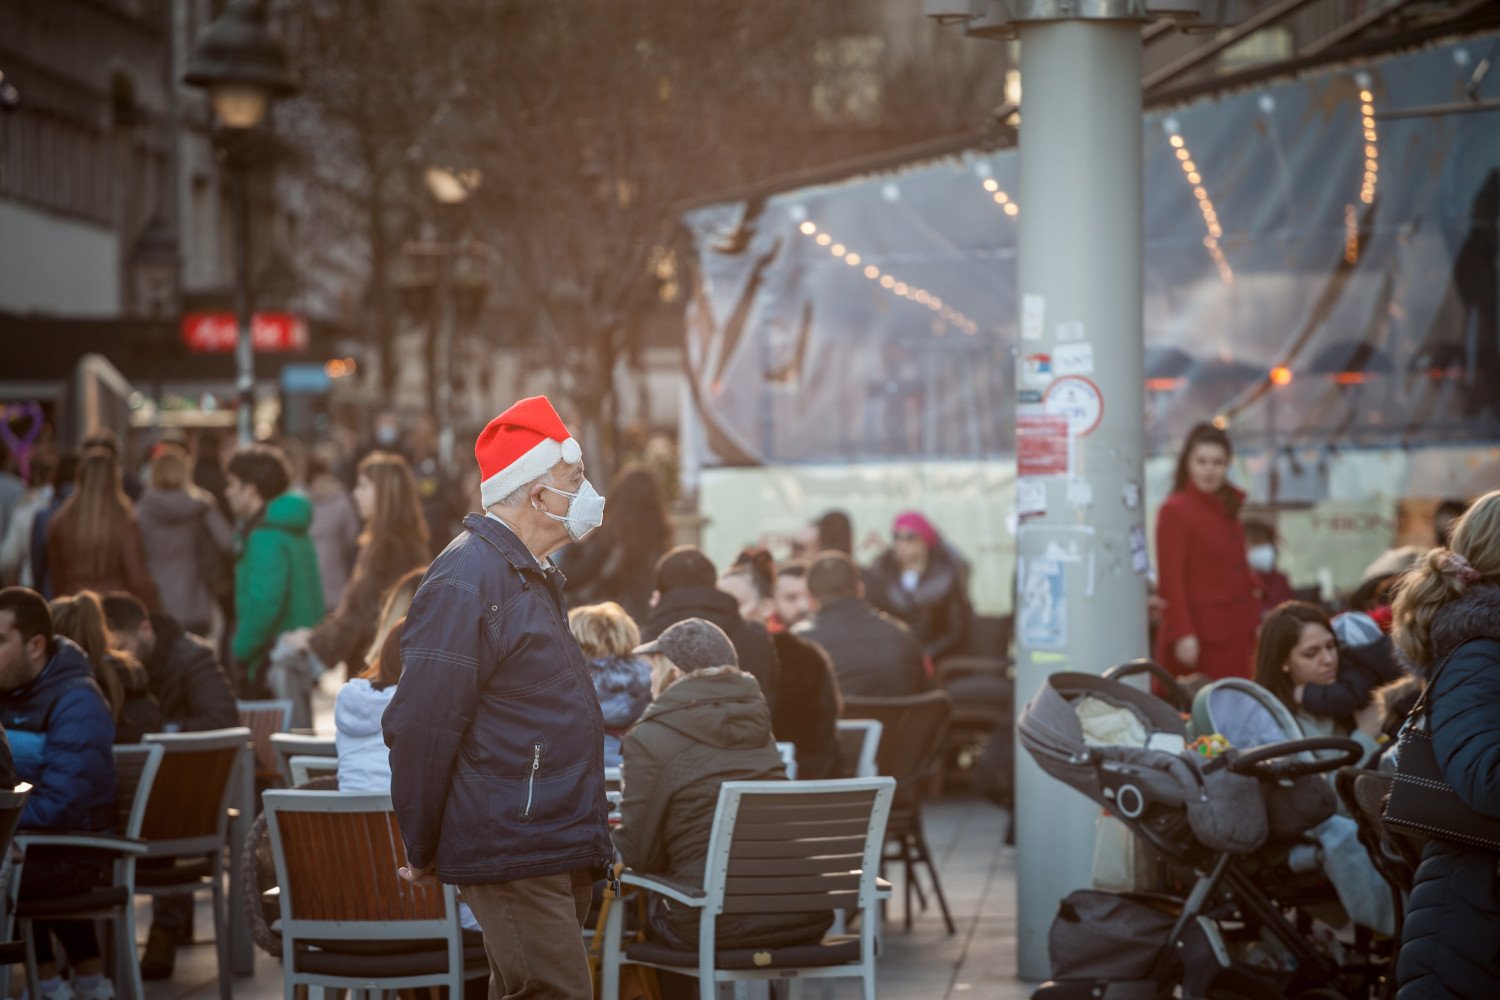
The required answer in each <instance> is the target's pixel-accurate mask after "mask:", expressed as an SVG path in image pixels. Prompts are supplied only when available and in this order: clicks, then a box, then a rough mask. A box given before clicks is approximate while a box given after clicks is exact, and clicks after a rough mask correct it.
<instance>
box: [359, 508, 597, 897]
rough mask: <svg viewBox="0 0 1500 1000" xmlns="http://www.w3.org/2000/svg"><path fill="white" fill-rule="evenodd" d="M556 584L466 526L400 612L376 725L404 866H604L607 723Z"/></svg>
mask: <svg viewBox="0 0 1500 1000" xmlns="http://www.w3.org/2000/svg"><path fill="white" fill-rule="evenodd" d="M563 583H564V581H563V579H562V574H561V573H559V572H557V571H556V570H550V569H549V570H548V571H547V572H544V571H543V570H542V569H541V568H540V567H539V566H538V565H537V562H536V559H535V558H534V557H533V556H532V554H531V553H530V552H528V551H526V548H525V547H524V546H523V545H522V544H521V542H520V540H519V539H518V538H516V536H515V534H514V533H512V532H511V530H510V529H509V528H507V527H506V526H505V525H503V524H501V523H500V522H499V521H496V520H495V519H493V518H489V517H484V516H481V515H478V514H470V515H469V516H468V517H467V518H465V519H464V531H463V533H462V534H461V535H459V536H458V537H457V538H455V539H454V540H453V542H452V543H451V544H449V546H448V547H447V548H446V549H445V550H444V551H443V552H442V554H441V555H439V556H438V557H437V558H436V559H435V560H434V561H433V563H432V565H431V566H430V567H429V568H428V570H427V575H426V576H424V577H423V578H422V585H421V586H420V587H419V588H418V589H417V593H416V596H415V597H414V598H413V599H412V604H411V609H410V610H409V611H408V612H407V614H406V625H405V627H404V628H403V630H402V633H401V661H402V664H403V668H404V670H403V673H402V675H401V683H400V684H399V685H398V686H397V688H396V695H395V697H394V698H392V699H391V704H390V707H389V708H387V709H386V712H385V716H384V719H383V726H384V732H385V742H386V745H387V746H389V747H390V749H391V757H390V760H391V800H392V802H393V803H394V805H395V809H396V816H397V819H398V820H399V822H400V824H401V836H402V838H403V839H404V840H405V841H406V852H407V856H408V857H410V858H411V863H412V864H413V865H416V866H418V867H424V866H428V865H436V868H437V874H438V877H439V878H441V879H442V880H443V881H444V882H447V883H451V884H455V885H470V884H485V883H494V882H508V881H512V880H515V879H523V878H534V877H537V876H541V875H555V874H559V873H562V872H572V871H580V870H584V869H597V870H600V871H601V874H602V870H603V866H604V864H605V863H606V862H607V861H609V860H610V859H611V858H612V857H613V848H612V847H611V845H610V841H609V832H608V827H607V818H608V803H607V802H606V800H605V797H604V718H603V715H602V714H601V713H600V710H599V699H598V697H596V696H595V694H594V683H593V680H592V678H591V677H590V676H589V671H588V664H587V663H586V662H585V661H584V658H583V651H582V650H581V649H579V648H578V642H577V641H576V640H575V639H574V638H573V633H572V632H570V631H569V630H568V621H567V617H566V616H565V615H564V613H563V597H562V590H563Z"/></svg>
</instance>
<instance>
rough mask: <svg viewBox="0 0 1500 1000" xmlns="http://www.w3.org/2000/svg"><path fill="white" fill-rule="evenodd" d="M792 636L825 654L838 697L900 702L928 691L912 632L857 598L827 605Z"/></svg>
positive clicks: (917, 646)
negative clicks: (907, 697)
mask: <svg viewBox="0 0 1500 1000" xmlns="http://www.w3.org/2000/svg"><path fill="white" fill-rule="evenodd" d="M792 634H793V635H796V636H800V637H801V638H803V639H808V640H811V641H812V642H815V643H817V644H818V645H819V646H822V647H823V649H824V651H825V652H827V653H828V658H829V659H830V660H832V661H833V670H834V673H835V674H837V675H838V685H839V692H840V693H841V694H845V695H852V696H853V697H856V698H904V697H906V696H907V695H912V694H918V693H920V692H922V691H924V690H926V689H927V667H926V664H925V663H924V662H923V660H922V645H921V643H919V642H918V641H917V637H916V636H914V635H913V634H912V632H911V629H909V628H907V627H906V626H905V625H904V624H902V623H901V622H900V621H898V620H896V619H895V618H892V617H891V616H890V615H887V614H884V613H883V612H880V611H877V610H876V609H875V608H873V607H871V606H870V605H869V604H867V603H865V602H864V601H862V600H860V599H859V598H857V597H841V598H838V599H836V600H832V601H829V602H828V603H827V604H825V605H823V606H822V607H821V608H819V609H818V610H817V611H816V612H815V613H814V614H813V616H812V617H811V618H809V619H808V620H806V621H804V622H799V623H798V624H796V625H794V626H792Z"/></svg>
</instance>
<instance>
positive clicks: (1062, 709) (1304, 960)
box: [1017, 661, 1368, 1000]
mask: <svg viewBox="0 0 1500 1000" xmlns="http://www.w3.org/2000/svg"><path fill="white" fill-rule="evenodd" d="M1135 673H1151V674H1153V675H1155V676H1157V677H1158V679H1160V680H1162V681H1163V682H1164V684H1165V685H1166V686H1167V689H1168V690H1170V691H1172V692H1176V691H1177V690H1178V689H1177V686H1176V681H1175V679H1174V678H1172V677H1171V676H1170V675H1169V674H1167V673H1166V671H1164V670H1163V669H1162V668H1161V667H1159V666H1157V665H1156V664H1154V663H1150V662H1149V661H1135V662H1134V663H1131V664H1126V665H1122V666H1121V667H1118V668H1115V669H1114V670H1113V671H1111V672H1110V673H1109V674H1106V675H1105V676H1104V677H1096V676H1094V675H1092V674H1080V673H1060V674H1054V675H1052V676H1051V677H1050V678H1048V681H1047V683H1046V684H1045V685H1043V687H1042V689H1041V691H1040V692H1038V694H1037V696H1036V697H1035V698H1034V699H1033V700H1032V701H1031V703H1030V704H1028V705H1027V706H1026V708H1025V709H1024V710H1023V712H1022V713H1021V717H1020V720H1019V721H1018V723H1017V731H1018V733H1019V736H1020V741H1021V745H1022V746H1023V747H1024V748H1025V749H1026V750H1027V751H1028V752H1029V753H1030V754H1031V755H1032V757H1033V758H1034V759H1035V760H1036V761H1037V763H1038V764H1039V765H1040V766H1041V768H1042V770H1044V771H1045V772H1047V773H1048V774H1050V775H1052V776H1053V777H1055V778H1057V779H1058V780H1060V781H1062V782H1064V783H1066V784H1068V785H1070V786H1071V787H1073V788H1075V789H1076V790H1078V791H1080V792H1082V793H1083V794H1085V795H1087V796H1088V797H1089V798H1090V799H1092V800H1094V801H1095V802H1097V803H1098V804H1099V805H1101V806H1103V807H1105V808H1106V809H1108V810H1109V811H1110V812H1111V813H1113V814H1114V815H1115V816H1116V817H1117V818H1119V819H1120V820H1121V821H1122V822H1124V823H1125V824H1126V826H1127V827H1128V828H1129V830H1130V831H1131V832H1132V833H1133V834H1135V836H1137V837H1139V838H1141V840H1142V841H1144V842H1145V844H1146V845H1148V846H1149V848H1150V849H1151V850H1152V851H1154V852H1155V853H1156V854H1157V855H1159V856H1160V857H1162V858H1163V859H1165V861H1166V862H1168V863H1170V864H1172V865H1174V866H1178V867H1181V868H1185V869H1188V870H1190V871H1191V872H1192V873H1194V874H1193V881H1192V883H1191V887H1190V888H1189V890H1188V891H1187V892H1186V893H1185V894H1182V895H1178V894H1165V893H1104V892H1092V891H1084V892H1075V893H1072V894H1070V895H1069V896H1068V897H1067V898H1066V899H1065V900H1063V902H1062V904H1061V906H1060V908H1059V912H1058V916H1057V918H1056V920H1054V922H1053V925H1052V930H1051V933H1050V936H1049V946H1050V951H1051V955H1052V973H1053V978H1052V980H1051V981H1049V982H1047V983H1044V984H1043V985H1042V986H1041V987H1040V988H1039V989H1038V990H1037V991H1036V992H1035V993H1034V994H1033V997H1035V998H1037V1000H1072V998H1075V997H1076V998H1079V1000H1083V998H1089V1000H1096V998H1098V1000H1136V998H1140V1000H1155V998H1164V997H1172V996H1182V997H1221V998H1245V1000H1260V998H1264V1000H1272V998H1283V997H1294V998H1305V1000H1314V998H1320V997H1322V998H1342V997H1346V996H1357V995H1362V994H1363V993H1364V992H1365V991H1366V989H1367V980H1368V972H1367V970H1366V969H1364V968H1363V967H1361V968H1359V969H1351V968H1346V967H1343V966H1341V965H1340V964H1339V963H1338V962H1337V961H1335V960H1334V959H1332V958H1330V957H1329V956H1328V955H1327V954H1325V953H1324V952H1323V951H1321V950H1319V949H1318V948H1317V947H1315V946H1314V944H1313V943H1312V942H1311V941H1309V940H1308V939H1307V938H1306V937H1305V936H1304V935H1303V934H1301V933H1299V931H1298V930H1297V928H1296V926H1295V925H1294V924H1293V923H1292V922H1291V921H1290V920H1288V918H1287V916H1286V914H1285V912H1284V910H1283V904H1282V903H1281V902H1280V900H1279V899H1277V898H1276V897H1275V895H1274V892H1268V891H1267V889H1265V888H1263V887H1262V885H1261V884H1259V883H1258V881H1257V877H1256V876H1255V875H1254V874H1252V872H1253V871H1254V863H1253V858H1254V856H1255V855H1256V853H1257V852H1258V851H1259V850H1260V849H1261V847H1262V846H1263V845H1264V844H1265V842H1266V840H1267V837H1268V836H1269V832H1270V831H1269V821H1268V818H1267V812H1266V804H1265V792H1264V789H1265V786H1266V785H1267V784H1272V785H1274V784H1276V783H1278V782H1280V781H1282V780H1291V779H1295V778H1298V777H1301V776H1303V775H1309V774H1317V773H1321V772H1325V771H1332V770H1335V769H1337V768H1338V767H1340V766H1342V765H1345V764H1349V763H1353V762H1354V761H1356V760H1358V759H1359V757H1360V755H1361V753H1362V751H1361V748H1360V746H1359V744H1358V743H1355V742H1354V741H1352V740H1345V739H1337V738H1321V739H1298V740H1291V741H1280V742H1275V743H1271V744H1268V745H1266V746H1261V747H1257V748H1255V749H1253V750H1249V751H1237V750H1232V749H1231V750H1227V751H1225V752H1224V753H1222V754H1220V755H1219V756H1216V757H1212V758H1206V759H1205V758H1203V757H1200V756H1199V754H1198V753H1197V752H1195V751H1191V750H1188V749H1186V739H1187V731H1186V727H1185V725H1184V722H1183V717H1182V714H1181V713H1180V712H1179V711H1177V710H1176V709H1174V708H1173V706H1171V705H1169V704H1167V703H1166V702H1164V701H1162V700H1161V699H1159V698H1156V697H1154V696H1153V695H1150V694H1148V693H1146V692H1145V691H1142V690H1140V689H1138V688H1136V687H1134V686H1132V685H1129V684H1125V683H1122V679H1123V678H1124V677H1125V676H1129V675H1131V674H1135ZM1086 720H1087V726H1086ZM1101 722H1102V723H1103V725H1101ZM1101 732H1103V733H1106V734H1108V736H1107V737H1106V739H1107V740H1109V741H1101V739H1100V737H1099V734H1100V733H1101ZM1121 737H1123V738H1124V741H1123V742H1120V741H1117V740H1119V739H1120V738H1121ZM1267 947H1270V948H1274V949H1275V951H1276V953H1278V954H1279V955H1281V956H1283V958H1282V960H1280V961H1277V962H1275V963H1262V964H1252V962H1253V960H1254V959H1255V958H1256V957H1257V953H1263V952H1264V950H1265V948H1267ZM1179 989H1180V992H1179ZM1344 990H1348V991H1349V992H1344Z"/></svg>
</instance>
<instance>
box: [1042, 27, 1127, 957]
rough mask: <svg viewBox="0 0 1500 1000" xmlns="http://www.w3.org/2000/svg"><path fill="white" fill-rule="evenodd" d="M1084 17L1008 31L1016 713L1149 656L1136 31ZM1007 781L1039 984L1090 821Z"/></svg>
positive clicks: (1063, 790)
mask: <svg viewBox="0 0 1500 1000" xmlns="http://www.w3.org/2000/svg"><path fill="white" fill-rule="evenodd" d="M1022 6H1023V7H1024V6H1027V5H1024V4H1023V5H1022ZM1046 6H1050V5H1045V4H1037V5H1035V8H1036V9H1035V13H1036V14H1037V15H1042V16H1045V15H1044V11H1043V10H1042V9H1041V8H1043V7H1046ZM1084 6H1085V7H1087V8H1090V11H1091V13H1092V16H1089V14H1088V13H1085V15H1084V16H1082V17H1079V16H1077V13H1076V12H1072V13H1073V16H1072V17H1069V16H1068V14H1067V13H1061V8H1056V7H1054V8H1053V10H1055V11H1058V12H1059V13H1060V16H1061V18H1063V19H1056V20H1052V19H1040V18H1039V19H1036V20H1021V19H1019V18H1018V21H1019V25H1018V26H1019V32H1020V40H1021V45H1020V50H1021V82H1022V87H1023V98H1022V103H1021V131H1020V150H1021V185H1020V192H1019V199H1018V200H1019V204H1020V209H1021V212H1020V227H1021V229H1020V275H1019V291H1020V293H1021V303H1022V304H1021V317H1020V328H1019V329H1020V337H1019V339H1018V342H1017V346H1018V350H1019V353H1020V358H1019V361H1020V364H1019V365H1018V366H1017V386H1016V389H1017V455H1018V465H1019V470H1018V471H1019V478H1018V484H1017V500H1018V511H1019V513H1020V515H1021V527H1020V532H1019V542H1018V549H1019V557H1020V561H1021V562H1020V567H1019V571H1020V575H1019V577H1018V586H1019V594H1018V602H1017V615H1016V637H1017V683H1016V699H1017V704H1018V705H1022V704H1025V703H1026V702H1027V701H1028V700H1029V699H1030V698H1031V696H1032V695H1033V694H1034V693H1035V692H1036V691H1037V690H1038V688H1039V687H1040V686H1041V685H1042V684H1043V683H1044V682H1045V680H1046V678H1047V677H1048V675H1050V674H1052V673H1054V672H1057V671H1060V670H1073V671H1084V672H1089V673H1099V672H1100V671H1102V670H1104V669H1105V668H1107V667H1109V666H1111V665H1112V664H1115V663H1118V662H1121V661H1124V660H1129V659H1133V658H1135V657H1138V656H1142V655H1144V654H1146V653H1147V648H1146V641H1147V632H1146V604H1145V599H1146V576H1145V573H1146V569H1147V564H1146V551H1145V545H1146V540H1145V537H1146V536H1145V523H1144V522H1145V506H1144V497H1143V496H1142V478H1141V462H1142V451H1143V447H1144V428H1143V416H1142V405H1143V403H1142V357H1141V353H1142V352H1141V254H1142V249H1141V86H1140V79H1141V36H1140V25H1141V21H1140V19H1139V17H1138V16H1137V17H1130V16H1129V14H1130V13H1132V11H1131V10H1130V8H1131V6H1132V5H1130V4H1119V5H1111V4H1109V3H1100V4H1094V5H1087V4H1086V5H1084ZM1112 6H1113V7H1115V9H1117V10H1118V11H1119V14H1118V15H1116V16H1118V17H1119V19H1107V16H1108V15H1109V14H1110V11H1109V8H1111V7H1112ZM1059 13H1053V14H1052V16H1059ZM1101 14H1103V15H1106V16H1105V17H1101V16H1100V15H1101ZM1059 418H1061V419H1059ZM1016 777H1017V828H1016V833H1017V847H1018V851H1019V859H1018V863H1017V872H1018V877H1017V881H1018V892H1019V907H1018V909H1019V919H1020V925H1019V941H1018V946H1019V965H1020V975H1021V977H1022V978H1023V979H1045V978H1047V975H1048V971H1049V962H1048V957H1047V929H1048V927H1049V925H1050V924H1051V922H1052V918H1053V916H1054V915H1055V913H1056V911H1057V904H1058V901H1059V900H1060V899H1061V898H1062V897H1063V896H1065V895H1066V894H1067V893H1068V892H1070V891H1072V890H1074V889H1078V888H1083V887H1086V886H1087V885H1088V884H1089V880H1090V868H1091V862H1092V857H1093V848H1094V827H1095V817H1096V816H1097V814H1098V811H1099V810H1098V808H1097V807H1096V806H1094V805H1093V804H1092V803H1090V802H1089V801H1088V800H1087V799H1085V798H1084V797H1083V796H1082V795H1081V794H1079V793H1078V792H1076V791H1073V790H1072V789H1070V788H1068V787H1066V786H1065V785H1063V784H1061V783H1059V782H1057V781H1055V780H1053V779H1051V778H1048V777H1046V776H1045V775H1043V774H1042V773H1041V771H1040V770H1039V769H1038V768H1037V767H1036V765H1035V764H1034V763H1033V762H1032V760H1031V758H1030V756H1029V755H1027V754H1026V753H1024V752H1018V755H1017V776H1016Z"/></svg>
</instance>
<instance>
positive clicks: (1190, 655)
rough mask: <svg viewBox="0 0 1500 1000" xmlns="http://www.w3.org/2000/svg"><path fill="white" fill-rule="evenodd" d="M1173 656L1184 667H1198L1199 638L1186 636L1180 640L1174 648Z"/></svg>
mask: <svg viewBox="0 0 1500 1000" xmlns="http://www.w3.org/2000/svg"><path fill="white" fill-rule="evenodd" d="M1172 654H1173V655H1174V656H1176V657H1177V662H1178V663H1180V664H1182V665H1183V666H1184V667H1196V666H1197V665H1198V637H1197V636H1196V635H1185V636H1183V637H1182V638H1181V639H1178V640H1177V642H1176V643H1175V644H1174V645H1173V646H1172Z"/></svg>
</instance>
